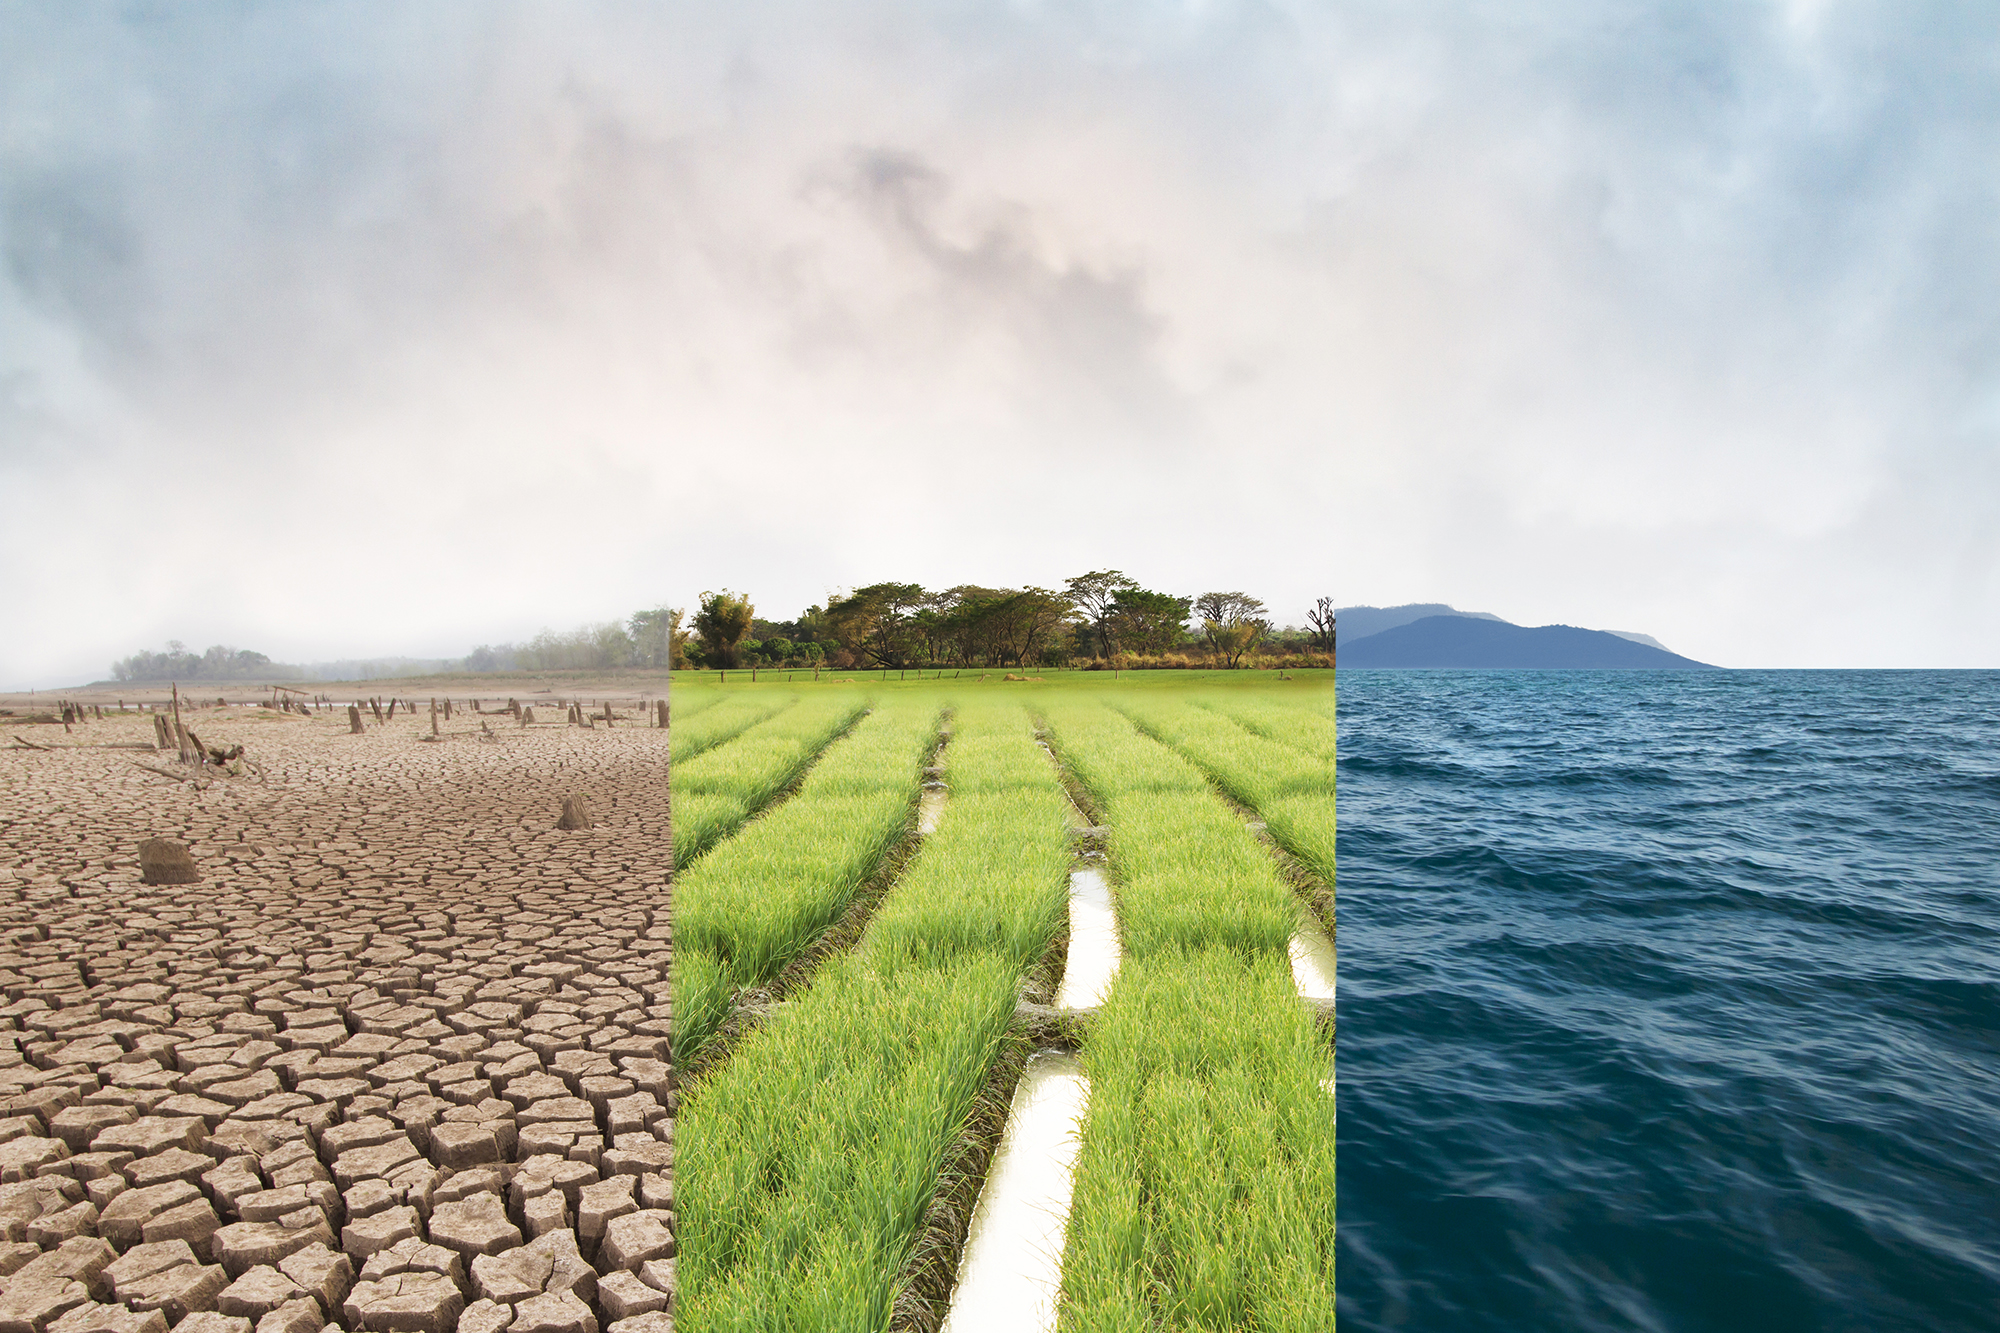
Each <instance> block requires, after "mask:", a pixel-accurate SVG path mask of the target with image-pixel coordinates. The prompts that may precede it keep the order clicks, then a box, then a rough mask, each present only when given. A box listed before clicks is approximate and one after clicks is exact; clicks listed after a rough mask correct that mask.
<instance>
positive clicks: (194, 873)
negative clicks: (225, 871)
mask: <svg viewBox="0 0 2000 1333" xmlns="http://www.w3.org/2000/svg"><path fill="white" fill-rule="evenodd" d="M139 882H140V883H142V884H199V883H200V882H201V873H200V872H199V871H198V870H196V869H195V864H194V857H193V856H192V855H191V854H190V853H189V852H188V849H187V847H186V845H185V844H183V843H178V842H175V841H174V840H173V839H172V838H148V839H146V840H145V841H144V842H142V843H140V844H139Z"/></svg>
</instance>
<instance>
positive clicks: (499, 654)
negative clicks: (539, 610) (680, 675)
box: [463, 606, 681, 671]
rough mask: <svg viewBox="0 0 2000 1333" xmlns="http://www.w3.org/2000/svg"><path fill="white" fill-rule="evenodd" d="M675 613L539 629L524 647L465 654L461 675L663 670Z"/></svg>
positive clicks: (503, 646) (645, 613)
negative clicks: (564, 628)
mask: <svg viewBox="0 0 2000 1333" xmlns="http://www.w3.org/2000/svg"><path fill="white" fill-rule="evenodd" d="M680 616H681V613H680V612H679V611H675V610H672V609H670V608H668V607H664V606H662V607H655V608H654V609H653V610H651V611H639V612H635V613H634V614H633V615H632V617H631V619H629V620H626V621H624V622H622V623H621V622H619V621H616V620H607V621H605V622H604V623H603V624H601V625H585V626H583V627H582V628H580V629H573V630H569V631H567V632H565V633H558V632H556V631H555V630H547V629H545V630H543V631H542V632H541V633H540V634H537V635H536V636H535V637H534V638H532V639H530V640H528V641H527V642H526V643H519V644H516V643H503V644H498V645H489V644H481V645H479V647H477V648H474V649H473V650H472V651H471V652H470V653H468V654H467V655H466V658H465V662H464V664H463V666H464V669H465V670H467V671H615V670H617V669H619V668H620V667H651V668H654V669H656V670H664V669H666V667H667V666H668V664H669V662H670V660H671V648H670V644H671V642H672V631H673V627H674V626H675V625H677V624H678V623H679V621H680Z"/></svg>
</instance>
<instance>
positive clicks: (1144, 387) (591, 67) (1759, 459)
mask: <svg viewBox="0 0 2000 1333" xmlns="http://www.w3.org/2000/svg"><path fill="white" fill-rule="evenodd" d="M1992 28H1993V25H1992V23H1991V22H1990V19H1989V18H1987V17H1986V16H1985V15H1983V14H1982V13H1979V12H1976V11H1973V10H1967V9H1957V8H1951V7H1945V6H1938V7H1932V8H1922V7H1919V8H1917V9H1914V10H1913V9H1911V8H1909V7H1906V6H1899V7H1896V8H1895V9H1893V10H1891V9H1889V8H1887V7H1871V6H1866V5H1854V4H1836V3H1812V2H1811V0H1794V2H1793V3H1790V4H1781V5H1750V4H1738V5H1728V6H1718V5H1686V4H1680V5H1676V4H1665V3H1656V4H1643V3H1634V4H1628V5H1622V6H1616V7H1606V6H1602V5H1581V4H1562V3H1556V4H1547V5H1539V6H1520V5H1504V6H1477V5H1454V6H1444V5H1431V6H1418V7H1411V6H1408V5H1400V4H1399V5H1367V4H1341V5H1311V6H1305V5H1299V6H1288V5H1282V4H1250V3H1245V4H1212V5H1194V6H1152V5H1129V4H1109V3H1106V4H1098V5H1094V6H1044V5H1032V4H1030V5H1014V6H969V5H958V6H944V5H918V4H914V3H905V4H873V5H859V6H857V5H824V4H807V3H799V4H788V5H774V6H756V7H751V8H745V7H740V6H735V7H732V6H688V7H680V8H677V9H669V8H667V7H658V6H641V5H623V4H611V3H606V4H600V5H593V6H574V5H541V4H513V5H497V6H496V5H471V4H464V5H429V6H422V7H416V8H411V7H406V6H394V5H385V4H373V3H369V4H361V3H355V4H345V5H329V6H319V7H312V8H308V9H300V8H298V7H297V6H280V5H262V4H242V5H234V6H226V7H225V6H203V7H197V8H194V9H188V8H186V7H182V6H143V5H116V6H114V5H108V4H107V5H100V6H74V5H55V4H8V5H4V6H0V257H4V266H3V267H0V490H4V492H5V494H7V495H8V496H9V497H10V501H12V502H13V504H12V511H11V512H10V514H9V517H8V520H7V521H6V522H5V523H4V524H0V572H4V573H5V574H6V575H7V579H8V584H9V587H10V588H12V589H15V590H17V591H16V594H15V595H16V608H15V614H16V621H15V627H16V628H17V629H18V630H19V631H20V632H19V633H15V634H10V635H9V636H7V638H6V641H5V643H4V644H0V683H29V682H37V681H40V682H46V681H51V680H56V679H63V678H74V677H77V676H81V675H93V674H97V673H99V672H101V671H102V669H103V668H102V664H103V663H104V662H106V661H108V660H109V659H110V657H111V656H113V655H115V654H118V653H122V652H126V651H129V650H130V649H132V648H134V647H137V646H140V645H141V644H144V643H146V642H148V641H150V640H164V639H165V638H167V637H169V636H172V637H177V638H181V639H184V640H187V641H189V642H200V643H207V642H211V641H215V640H227V641H230V642H235V643H241V644H244V645H247V646H254V647H258V648H261V649H263V650H264V651H267V652H271V653H273V654H274V655H277V656H280V657H292V658H318V657H332V656H337V655H356V654H367V653H376V652H409V653H413V654H442V653H455V652H459V651H463V650H464V648H465V647H467V646H469V645H470V644H472V643H474V642H478V641H481V640H489V639H499V638H506V637H512V636H519V635H524V634H529V633H532V632H533V631H534V630H535V629H537V628H539V627H540V626H542V625H545V624H551V625H557V626H563V625H568V624H573V623H578V622H581V621H584V620H591V619H600V618H603V617H606V616H610V615H616V614H621V613H623V612H625V611H628V610H630V609H632V608H634V607H637V606H641V605H648V604H652V603H656V602H660V601H670V602H676V603H679V602H684V601H686V600H687V599H689V598H691V597H692V596H693V595H694V594H695V593H696V592H698V591H699V590H700V589H702V588H704V587H711V586H719V585H721V584H725V583H727V584H730V585H732V586H737V587H744V588H747V589H749V590H750V591H752V592H753V594H755V595H756V597H757V598H758V600H759V602H760V603H761V604H763V605H765V606H768V607H770V608H772V609H774V610H777V611H781V612H789V611H792V610H795V609H797V608H798V607H800V606H803V605H804V604H805V603H806V602H808V601H812V600H817V599H819V598H821V597H823V596H824V595H825V592H826V591H827V589H828V588H830V587H835V586H839V585H842V584H849V583H852V582H854V581H867V580H873V579H877V578H882V577H891V576H896V577H911V578H917V579H922V580H925V581H927V582H930V583H933V584H940V585H941V584H949V583H954V582H960V581H965V580H973V579H979V580H991V579H994V578H1011V579H1015V580H1020V581H1035V582H1042V583H1049V582H1053V581H1056V580H1059V579H1060V578H1061V577H1063V576H1064V575H1066V574H1069V573H1074V572H1078V571H1080V570H1083V569H1086V568H1094V567H1102V566H1104V565H1107V564H1111V565H1117V566H1120V567H1123V568H1126V569H1127V570H1129V571H1130V572H1132V573H1134V574H1136V575H1138V576H1140V577H1141V578H1143V579H1145V580H1147V581H1148V582H1150V583H1153V584H1155V585H1158V586H1165V587H1171V588H1175V589H1178V590H1181V591H1198V590H1200V589H1202V588H1206V587H1211V586H1216V587H1248V588H1251V589H1253V590H1255V591H1257V592H1259V593H1260V594H1262V595H1264V596H1265V597H1266V598H1267V599H1268V600H1270V601H1271V602H1272V603H1273V604H1274V605H1275V606H1277V607H1279V608H1281V610H1282V611H1283V612H1284V613H1285V614H1287V615H1291V616H1296V615H1298V614H1300V613H1301V612H1302V611H1303V608H1304V606H1305V605H1306V604H1307V603H1308V602H1309V600H1310V599H1311V598H1312V597H1313V596H1316V595H1318V594H1320V593H1332V594H1335V595H1336V596H1338V598H1339V599H1340V600H1341V601H1343V602H1391V601H1400V600H1414V599H1420V598H1421V599H1430V598H1440V597H1441V598H1446V599H1450V600H1454V601H1457V602H1459V603H1461V604H1465V605H1476V606H1481V607H1486V608H1490V609H1492V610H1494V611H1497V612H1500V613H1501V614H1505V615H1508V616H1510V617H1511V618H1515V619H1521V620H1526V621H1529V622H1538V621H1543V620H1566V621H1574V622H1580V623H1587V624H1604V625H1614V626H1616V627H1618V628H1633V629H1643V630H1648V631H1650V632H1652V633H1655V634H1658V635H1659V636H1661V637H1662V638H1663V639H1665V640H1666V641H1667V642H1668V643H1669V644H1670V645H1671V646H1673V647H1674V648H1676V649H1677V650H1679V651H1683V652H1689V653H1692V654H1694V655H1696V656H1701V657H1705V658H1708V659H1710V660H1716V661H1723V662H1729V663H1740V664H1764V663H1770V664H1828V665H1832V664H1844V663H1865V662H1883V663H1895V664H1960V665H1982V664H1985V665H1990V664H1992V663H1993V662H1994V660H1995V658H1996V656H2000V653H1996V649H2000V630H1995V629H1991V628H1989V627H1990V626H1993V625H1996V624H2000V617H1996V616H1995V615H1994V611H1995V609H1996V607H1995V597H1996V595H2000V587H1996V580H1995V569H1996V559H2000V551H1996V547H1995V539H1994V538H1993V537H1992V536H1991V533H1992V530H1993V525H1992V523H1991V521H1990V516H1991V515H1992V514H1993V513H1994V512H1995V510H1996V503H1995V502H1996V500H2000V469H1996V465H1995V452H1994V443H1995V432H1996V430H2000V383H1996V377H1995V366H1994V356H1995V341H1994V321H1993V319H1992V317H1991V315H1990V314H1989V313H1988V311H1987V310H1986V308H1985V307H1986V306H1987V305H1988V304H1989V302H1988V301H1987V299H1986V298H1987V294H1988V293H1990V292H1991V291H1992V290H1993V289H1994V286H1995V282H1994V280H1995V278H1996V277H2000V272H1996V269H2000V264H1997V263H1996V258H2000V256H1996V246H1995V241H1994V237H1993V233H1992V230H1991V224H1990V219H1991V218H1992V216H1994V214H1995V208H1994V204H1995V199H1994V194H1995V185H1996V181H1995V168H1994V166H1993V163H1994V162H1995V161H2000V157H1996V154H1995V149H1996V147H2000V117H1996V110H2000V108H1996V99H2000V91H1996V89H1995V88H1994V87H1993V86H1992V81H1991V78H1990V74H1989V71H1990V68H1991V66H1992V61H1993V58H1994V55H1995V53H1996V42H1995V34H1994V32H1993V31H1992ZM1857 604H1870V605H1875V606H1881V605H1883V604H1888V605H1891V606H1894V607H1895V608H1897V611H1896V615H1895V621H1896V624H1897V629H1898V632H1897V634H1896V635H1895V636H1883V635H1868V636H1862V635H1858V634H1857V632H1856V628H1855V625H1856V622H1855V607H1856V605H1857Z"/></svg>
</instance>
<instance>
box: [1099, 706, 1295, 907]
mask: <svg viewBox="0 0 2000 1333" xmlns="http://www.w3.org/2000/svg"><path fill="white" fill-rule="evenodd" d="M1117 707H1118V709H1119V711H1121V712H1123V713H1124V714H1125V715H1126V716H1127V717H1129V718H1131V719H1132V720H1133V721H1134V722H1135V723H1137V724H1138V726H1139V729H1140V730H1141V731H1143V732H1145V733H1146V734H1147V735H1148V736H1151V737H1152V738H1153V739H1154V740H1157V741H1160V742H1162V743H1163V744H1166V745H1170V746H1172V747H1173V748H1174V750H1175V751H1177V752H1178V753H1180V754H1181V755H1182V756H1184V757H1186V758H1187V759H1189V760H1191V761H1192V762H1193V763H1194V765H1195V766H1196V767H1197V768H1199V769H1201V771H1202V772H1204V773H1206V774H1207V775H1208V776H1209V777H1210V778H1211V779H1213V780H1214V782H1215V785H1216V786H1218V787H1220V788H1221V789H1222V790H1223V791H1225V792H1227V793H1228V794H1229V796H1230V797H1231V798H1232V799H1233V800H1236V801H1239V802H1241V803H1242V804H1244V805H1246V806H1249V807H1250V808H1251V809H1252V810H1255V811H1256V812H1257V817H1258V818H1260V819H1262V820H1263V821H1264V827H1265V828H1266V829H1268V830H1269V831H1270V834H1271V837H1272V838H1273V839H1274V840H1275V841H1276V842H1277V844H1278V845H1279V846H1280V847H1283V848H1284V849H1285V850H1286V851H1288V852H1290V853H1291V854H1292V855H1293V856H1295V857H1297V858H1298V859H1299V860H1300V861H1302V862H1304V863H1305V865H1306V866H1307V868H1308V869H1310V870H1311V871H1312V872H1313V873H1314V874H1316V875H1318V876H1319V877H1320V878H1321V879H1322V880H1323V881H1325V882H1326V883H1328V884H1331V883H1333V852H1334V768H1333V761H1332V760H1331V759H1321V758H1319V757H1318V756H1317V755H1313V754H1309V753H1307V752H1305V751H1304V750H1301V749H1297V748H1294V747H1293V746H1290V745H1285V744H1282V743H1280V742H1278V741H1276V740H1272V739H1269V736H1270V734H1271V733H1274V732H1287V731H1289V732H1291V733H1293V734H1303V732H1304V731H1305V729H1306V728H1307V727H1308V726H1309V725H1310V723H1311V722H1313V721H1322V720H1323V719H1319V718H1318V717H1317V716H1316V715H1314V714H1310V713H1308V712H1306V710H1304V709H1299V708H1295V707H1291V706H1288V705H1286V704H1282V703H1277V702H1266V703H1263V704H1262V705H1258V706H1252V705H1247V704H1241V703H1239V704H1237V705H1235V707H1234V709H1232V711H1233V712H1235V711H1240V712H1242V713H1243V714H1244V715H1245V716H1246V717H1249V718H1254V719H1255V720H1256V721H1257V722H1258V723H1259V725H1258V726H1257V727H1255V728H1252V727H1249V726H1247V725H1246V724H1245V723H1243V722H1239V721H1237V720H1235V718H1233V717H1224V716H1222V715H1221V714H1219V713H1216V712H1211V711H1210V710H1208V709H1206V708H1198V707H1195V706H1193V705H1192V704H1189V703H1183V702H1180V701H1178V700H1164V699H1159V698H1148V699H1143V700H1141V699H1124V700H1120V701H1119V703H1118V705H1117ZM1327 725H1328V726H1329V728H1330V727H1331V724H1330V723H1329V724H1327Z"/></svg>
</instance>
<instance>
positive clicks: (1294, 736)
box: [1195, 690, 1340, 764]
mask: <svg viewBox="0 0 2000 1333" xmlns="http://www.w3.org/2000/svg"><path fill="white" fill-rule="evenodd" d="M1195 702H1196V703H1199V704H1201V705H1202V706H1203V707H1206V708H1212V709H1214V710H1215V711H1216V712H1218V713H1221V714H1222V715H1223V716H1224V717H1227V718H1229V719H1230V720H1231V721H1233V722H1237V723H1240V724H1241V725H1242V726H1244V727H1247V728H1248V729H1249V730H1251V731H1253V732H1255V733H1257V734H1258V735H1259V736H1262V737H1263V738H1264V739H1265V740H1270V741H1277V742H1278V743H1279V744H1280V745H1289V746H1291V747H1292V748H1293V749H1294V750H1303V751H1305V752H1306V753H1307V754H1310V755H1316V756H1318V757H1319V758H1321V759H1324V760H1325V761H1326V762H1327V763H1329V764H1332V763H1334V762H1336V761H1337V760H1338V759H1339V757H1340V747H1339V745H1338V744H1337V743H1336V728H1335V726H1334V715H1333V691H1331V690H1327V691H1326V692H1325V693H1324V695H1321V694H1319V693H1318V692H1315V693H1314V694H1313V695H1311V696H1308V697H1307V698H1305V699H1303V700H1301V699H1297V698H1292V699H1286V700H1283V701H1282V702H1280V701H1277V700H1244V699H1240V698H1225V699H1197V700H1195Z"/></svg>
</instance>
